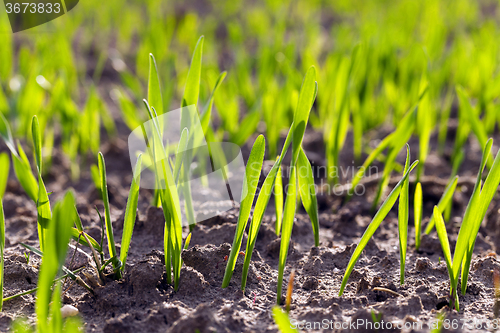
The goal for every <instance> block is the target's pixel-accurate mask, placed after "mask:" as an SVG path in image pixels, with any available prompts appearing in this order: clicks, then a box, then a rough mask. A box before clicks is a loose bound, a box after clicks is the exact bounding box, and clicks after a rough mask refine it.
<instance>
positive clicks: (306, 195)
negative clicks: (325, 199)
mask: <svg viewBox="0 0 500 333" xmlns="http://www.w3.org/2000/svg"><path fill="white" fill-rule="evenodd" d="M297 176H298V177H297V178H298V181H299V192H300V198H301V199H302V205H303V206H304V208H305V210H306V212H307V214H308V215H309V218H310V219H311V224H312V229H313V233H314V246H319V217H318V201H317V199H316V187H315V184H314V175H313V170H312V167H311V163H310V162H309V159H308V158H307V156H306V154H305V153H304V150H303V149H301V150H300V154H299V158H298V160H297Z"/></svg>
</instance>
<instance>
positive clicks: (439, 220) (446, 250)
mask: <svg viewBox="0 0 500 333" xmlns="http://www.w3.org/2000/svg"><path fill="white" fill-rule="evenodd" d="M433 216H434V220H435V221H436V231H437V234H438V238H439V242H440V243H441V248H442V249H443V254H444V259H445V261H446V268H448V275H449V277H450V285H451V294H452V295H451V296H452V297H453V298H456V292H457V290H456V286H454V285H453V281H454V278H453V261H452V259H451V250H450V243H449V241H448V234H447V232H446V226H445V225H444V220H443V215H441V212H440V211H439V208H438V207H437V206H434V212H433ZM457 299H458V298H457ZM457 308H458V303H457Z"/></svg>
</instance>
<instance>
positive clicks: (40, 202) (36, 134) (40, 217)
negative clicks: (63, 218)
mask: <svg viewBox="0 0 500 333" xmlns="http://www.w3.org/2000/svg"><path fill="white" fill-rule="evenodd" d="M31 134H32V137H33V146H34V150H35V160H36V167H37V170H38V196H37V201H36V208H37V209H36V210H37V223H38V240H39V241H40V249H41V250H42V251H44V248H45V238H46V236H45V233H46V230H47V228H48V225H49V222H50V220H51V218H52V212H51V210H50V201H49V195H48V194H47V190H46V189H45V184H44V182H43V179H42V136H41V133H40V125H39V124H38V118H37V116H33V119H32V121H31Z"/></svg>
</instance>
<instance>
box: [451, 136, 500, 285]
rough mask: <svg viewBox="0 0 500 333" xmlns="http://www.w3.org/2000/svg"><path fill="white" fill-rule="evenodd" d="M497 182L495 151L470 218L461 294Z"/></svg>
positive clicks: (498, 160)
mask: <svg viewBox="0 0 500 333" xmlns="http://www.w3.org/2000/svg"><path fill="white" fill-rule="evenodd" d="M490 140H491V139H490ZM490 140H489V141H488V143H487V144H486V151H489V149H490V147H491V143H492V141H490ZM488 155H489V154H488ZM499 184H500V152H497V155H496V157H495V160H494V162H493V165H492V167H491V169H490V171H489V172H488V176H487V177H486V180H485V181H484V185H483V188H482V189H481V193H480V195H479V200H478V201H477V203H476V205H477V207H475V209H474V212H475V215H476V216H477V217H476V218H475V219H473V220H472V223H473V225H472V232H471V233H470V235H469V241H468V248H467V251H466V252H465V253H466V256H465V258H464V260H463V263H462V279H461V286H462V294H465V292H466V290H467V280H468V276H469V269H470V263H471V261H472V253H473V251H474V246H475V244H476V238H477V234H478V232H479V228H480V227H481V222H482V221H483V219H484V217H485V216H486V212H487V210H488V207H489V205H490V203H491V200H493V197H494V195H495V194H496V192H497V188H498V185H499Z"/></svg>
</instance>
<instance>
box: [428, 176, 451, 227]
mask: <svg viewBox="0 0 500 333" xmlns="http://www.w3.org/2000/svg"><path fill="white" fill-rule="evenodd" d="M457 183H458V176H455V178H453V179H452V180H451V181H450V182H449V183H448V186H446V188H445V190H444V192H443V195H442V196H441V199H439V202H438V204H437V207H438V209H439V211H440V212H441V213H443V212H444V210H445V208H446V207H448V204H449V203H450V202H451V200H452V198H453V193H455V189H456V188H457ZM434 222H435V221H434V216H432V217H431V219H430V220H429V224H427V227H426V228H425V233H426V234H429V233H430V232H431V231H432V229H433V228H434Z"/></svg>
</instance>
